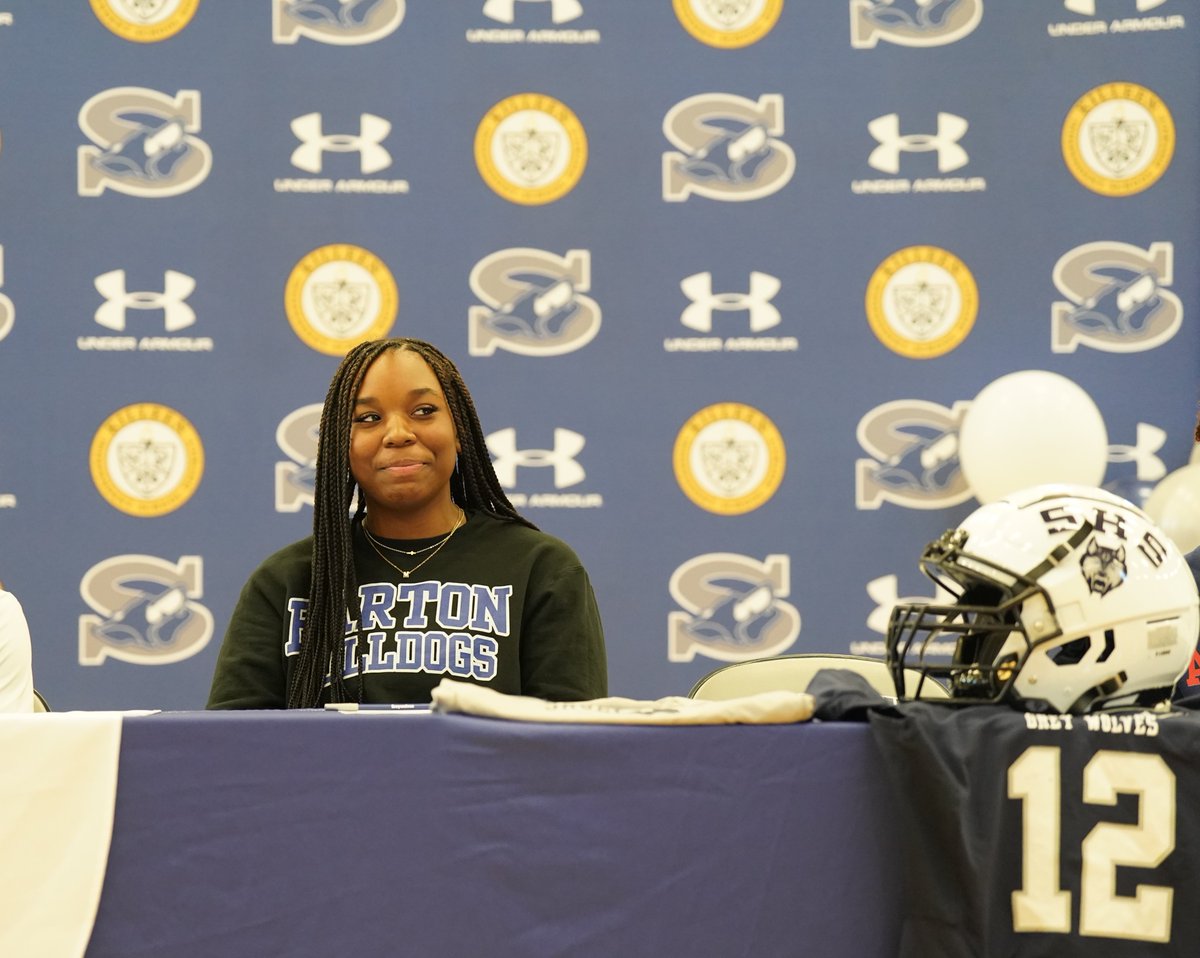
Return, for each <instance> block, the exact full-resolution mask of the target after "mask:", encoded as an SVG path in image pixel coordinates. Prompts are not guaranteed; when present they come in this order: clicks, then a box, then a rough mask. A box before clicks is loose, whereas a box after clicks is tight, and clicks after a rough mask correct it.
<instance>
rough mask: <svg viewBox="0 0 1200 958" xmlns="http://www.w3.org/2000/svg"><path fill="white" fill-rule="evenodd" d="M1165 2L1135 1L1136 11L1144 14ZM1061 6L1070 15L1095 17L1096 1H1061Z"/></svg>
mask: <svg viewBox="0 0 1200 958" xmlns="http://www.w3.org/2000/svg"><path fill="white" fill-rule="evenodd" d="M1166 2H1167V0H1137V11H1138V13H1145V12H1146V11H1147V10H1153V9H1154V8H1155V7H1161V6H1162V5H1163V4H1164V3H1166ZM1063 6H1064V7H1066V8H1067V9H1068V10H1070V11H1071V12H1072V13H1078V14H1080V15H1082V16H1085V17H1094V16H1095V15H1096V0H1063Z"/></svg>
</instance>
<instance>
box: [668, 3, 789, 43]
mask: <svg viewBox="0 0 1200 958" xmlns="http://www.w3.org/2000/svg"><path fill="white" fill-rule="evenodd" d="M674 5H675V16H676V17H678V18H679V22H680V23H682V24H683V28H684V29H685V30H687V32H688V33H690V34H691V35H692V36H693V37H695V38H696V39H697V40H699V41H700V42H701V43H707V44H708V45H709V46H710V47H721V48H722V49H726V50H731V49H734V48H736V47H748V46H749V45H750V44H752V43H756V42H757V41H759V40H761V39H762V38H763V37H765V36H766V35H767V34H768V33H770V32H771V28H772V27H774V26H775V21H777V20H778V19H779V14H780V13H781V12H782V11H783V0H724V2H721V3H713V2H712V0H674Z"/></svg>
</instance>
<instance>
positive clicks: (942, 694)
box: [688, 652, 949, 701]
mask: <svg viewBox="0 0 1200 958" xmlns="http://www.w3.org/2000/svg"><path fill="white" fill-rule="evenodd" d="M821 669H849V670H850V671H852V672H856V673H857V674H859V675H861V676H862V677H863V678H865V679H866V680H867V681H868V682H870V683H871V687H872V688H874V689H875V690H876V691H877V692H879V693H880V694H881V695H887V696H891V697H893V698H894V697H895V695H896V685H895V683H894V682H893V681H892V673H891V672H890V671H889V670H888V667H887V663H886V662H884V661H883V659H873V658H870V657H869V656H866V655H843V654H839V653H833V652H829V653H825V652H811V653H801V654H798V655H770V656H767V657H765V658H761V659H750V660H748V661H746V662H733V663H730V664H729V665H723V666H721V668H719V669H715V670H713V671H712V672H709V673H708V675H706V676H704V677H703V678H702V679H700V681H699V682H697V683H696V684H695V685H694V686H692V690H691V691H690V692H689V693H688V698H693V699H705V700H708V701H715V700H720V699H730V698H737V697H738V696H741V695H753V694H754V693H755V692H770V691H775V690H780V689H782V690H786V691H793V692H803V691H804V690H805V689H807V688H808V683H809V682H810V681H811V680H812V677H813V676H814V675H815V674H816V673H817V672H818V671H820V670H821ZM905 686H906V691H907V692H908V694H909V695H910V696H911V695H913V693H914V692H915V691H916V690H917V688H920V689H921V692H920V697H921V698H923V699H944V698H948V697H949V693H948V692H947V691H946V689H945V687H944V686H942V685H940V684H939V683H938V682H936V681H935V680H933V679H931V678H928V677H926V678H925V679H924V682H923V683H922V675H921V673H920V672H918V671H917V670H916V669H906V670H905Z"/></svg>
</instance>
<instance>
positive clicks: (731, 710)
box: [433, 679, 814, 725]
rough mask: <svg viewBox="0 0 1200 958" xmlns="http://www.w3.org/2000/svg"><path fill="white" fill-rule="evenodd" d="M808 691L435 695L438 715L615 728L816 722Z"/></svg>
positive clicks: (477, 690) (479, 689)
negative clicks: (705, 695) (712, 696)
mask: <svg viewBox="0 0 1200 958" xmlns="http://www.w3.org/2000/svg"><path fill="white" fill-rule="evenodd" d="M813 704H814V703H813V698H812V696H811V695H809V694H808V693H807V692H783V691H778V692H758V693H755V694H754V695H743V696H740V697H738V698H732V699H725V700H723V701H713V702H707V701H702V700H700V699H689V698H684V697H683V696H669V697H667V698H661V699H652V700H642V699H627V698H617V697H610V698H603V699H588V700H587V701H583V702H549V701H546V700H545V699H538V698H532V697H531V696H527V695H505V694H503V693H501V692H497V691H495V690H493V689H489V688H484V687H483V686H481V685H472V684H471V683H469V682H456V681H454V680H453V679H442V681H441V682H439V683H438V685H437V687H436V688H435V689H434V690H433V708H434V711H436V712H465V713H467V714H469V715H483V716H487V717H489V718H503V719H516V720H519V721H524V722H587V723H593V724H611V725H780V724H786V723H789V722H803V721H806V720H808V719H810V718H812V714H813Z"/></svg>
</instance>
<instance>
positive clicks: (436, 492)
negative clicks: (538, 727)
mask: <svg viewBox="0 0 1200 958" xmlns="http://www.w3.org/2000/svg"><path fill="white" fill-rule="evenodd" d="M314 500H315V501H314V509H313V534H312V535H311V536H310V537H308V538H306V539H303V540H301V541H299V542H296V543H293V544H292V545H290V546H287V547H286V548H284V549H282V550H280V551H279V552H276V553H275V554H274V555H272V556H270V557H269V558H267V559H266V560H265V561H264V562H263V563H262V565H260V566H259V567H258V569H257V570H256V571H255V572H254V573H253V574H252V575H251V576H250V579H249V581H248V582H247V583H246V585H245V587H244V588H243V590H242V594H241V597H240V599H239V600H238V603H237V607H236V608H235V609H234V612H233V616H232V619H231V621H230V623H229V628H228V630H227V632H226V634H225V640H224V643H223V644H222V646H221V650H220V653H219V655H218V657H217V666H216V672H215V674H214V676H213V682H212V689H211V692H210V694H209V700H208V707H209V708H226V709H231V708H232V709H237V708H242V709H249V708H285V707H286V708H312V707H316V706H320V705H321V704H322V703H325V702H346V701H350V702H354V701H358V702H380V703H384V702H386V703H422V702H428V701H429V700H430V693H431V691H432V689H433V688H434V686H436V685H437V684H438V683H439V682H440V681H441V680H442V679H443V678H447V677H448V678H454V679H461V680H465V681H470V682H476V683H479V684H482V685H486V686H488V687H489V688H493V689H496V690H497V691H500V692H505V693H510V694H520V695H532V696H537V697H539V698H546V699H552V700H560V701H571V700H582V699H590V698H599V697H601V696H604V695H606V694H607V686H608V679H607V670H606V662H605V650H604V633H603V629H602V627H601V623H600V615H599V612H598V610H597V607H596V600H595V596H594V595H593V593H592V587H591V583H590V581H589V580H588V576H587V572H586V571H585V570H584V568H583V566H582V565H581V564H580V561H579V559H578V557H577V556H576V555H575V553H574V552H573V551H572V550H571V548H570V547H569V546H567V545H566V544H565V543H564V542H562V541H560V540H559V539H556V538H554V537H553V536H550V535H547V534H546V533H544V532H541V531H539V530H538V529H537V527H536V526H534V525H533V524H532V523H531V522H529V521H528V520H526V519H524V518H523V517H521V516H520V515H518V514H517V512H516V510H515V509H514V508H513V506H512V504H511V503H510V502H509V501H508V497H507V496H506V495H505V494H504V491H503V490H502V489H501V487H500V483H499V481H498V480H497V478H496V473H495V470H494V469H493V468H492V461H491V457H490V456H489V455H488V451H487V445H486V442H485V440H484V434H483V429H482V427H481V426H480V424H479V418H478V416H477V414H476V412H475V406H474V403H473V402H472V400H471V394H470V393H469V392H468V391H467V387H466V385H465V384H464V383H463V380H462V377H461V376H460V375H459V372H458V369H457V368H456V367H455V366H454V364H453V363H452V362H451V361H450V360H449V359H448V358H447V357H446V356H445V355H443V354H442V353H441V352H440V351H438V350H437V349H436V348H435V347H433V346H431V345H430V344H428V343H425V342H422V341H420V340H416V339H388V340H374V341H371V342H366V343H363V344H361V345H360V346H356V347H355V348H354V349H352V350H351V351H350V352H349V353H348V354H347V355H346V358H345V359H344V360H343V361H342V363H341V365H340V366H339V367H338V369H337V372H336V373H334V376H333V380H332V382H331V383H330V385H329V391H328V393H327V394H326V397H325V406H324V410H323V411H322V414H321V427H320V439H319V441H318V447H317V479H316V490H315V496H314Z"/></svg>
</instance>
